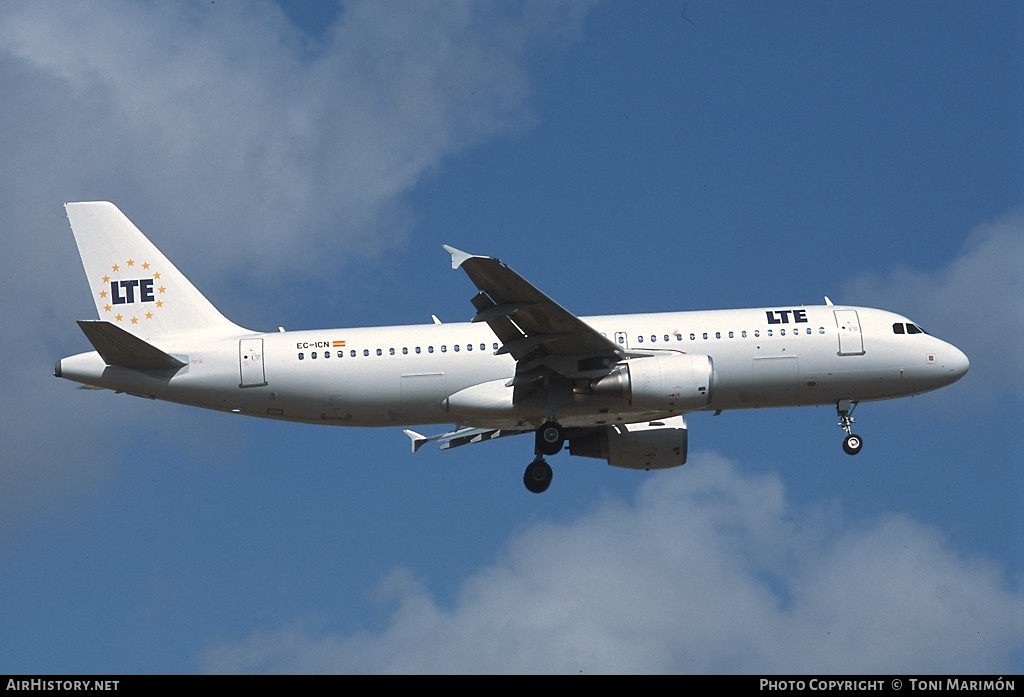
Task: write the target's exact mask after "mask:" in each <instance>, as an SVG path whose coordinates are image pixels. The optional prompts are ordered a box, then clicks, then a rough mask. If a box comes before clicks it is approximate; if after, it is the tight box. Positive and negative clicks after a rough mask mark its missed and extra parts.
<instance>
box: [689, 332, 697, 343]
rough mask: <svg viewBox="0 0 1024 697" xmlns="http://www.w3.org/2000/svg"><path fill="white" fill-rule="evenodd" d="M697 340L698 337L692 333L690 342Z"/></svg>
mask: <svg viewBox="0 0 1024 697" xmlns="http://www.w3.org/2000/svg"><path fill="white" fill-rule="evenodd" d="M696 340H697V335H696V334H694V333H693V332H690V341H696Z"/></svg>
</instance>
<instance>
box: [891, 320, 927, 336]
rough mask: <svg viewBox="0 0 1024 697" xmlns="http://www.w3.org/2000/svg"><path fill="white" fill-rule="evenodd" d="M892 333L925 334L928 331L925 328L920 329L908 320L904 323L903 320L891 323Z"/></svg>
mask: <svg viewBox="0 0 1024 697" xmlns="http://www.w3.org/2000/svg"><path fill="white" fill-rule="evenodd" d="M892 333H893V334H927V333H928V332H926V331H925V330H923V329H921V327H919V326H917V325H916V324H911V323H910V322H907V323H905V324H904V323H903V322H896V323H895V324H893V325H892Z"/></svg>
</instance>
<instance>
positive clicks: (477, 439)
mask: <svg viewBox="0 0 1024 697" xmlns="http://www.w3.org/2000/svg"><path fill="white" fill-rule="evenodd" d="M529 432H530V431H509V430H507V429H496V428H472V427H468V426H467V427H463V428H456V429H455V430H454V431H448V432H447V433H439V434H437V435H436V436H424V435H422V434H420V433H417V432H416V431H412V430H410V429H405V435H407V436H409V440H411V441H412V451H413V452H417V451H418V450H419V449H420V448H422V447H423V446H424V445H425V444H426V443H433V442H437V443H440V448H441V450H448V449H449V448H457V447H459V446H460V445H469V444H470V443H483V442H484V441H488V440H494V439H495V438H504V437H505V436H516V435H519V434H520V433H529Z"/></svg>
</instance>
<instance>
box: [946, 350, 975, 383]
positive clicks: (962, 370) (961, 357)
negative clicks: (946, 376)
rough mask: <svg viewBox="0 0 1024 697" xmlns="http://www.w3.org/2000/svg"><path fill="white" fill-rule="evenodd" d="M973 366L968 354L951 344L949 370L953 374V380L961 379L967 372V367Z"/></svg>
mask: <svg viewBox="0 0 1024 697" xmlns="http://www.w3.org/2000/svg"><path fill="white" fill-rule="evenodd" d="M970 367H971V361H970V359H969V358H967V354H965V353H964V352H963V351H961V350H960V349H958V348H957V347H956V346H953V345H952V344H950V346H949V372H950V373H951V374H952V376H953V380H954V381H956V380H959V379H960V378H962V377H963V376H964V375H966V374H967V369H968V368H970Z"/></svg>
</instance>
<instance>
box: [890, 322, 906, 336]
mask: <svg viewBox="0 0 1024 697" xmlns="http://www.w3.org/2000/svg"><path fill="white" fill-rule="evenodd" d="M903 332H904V329H903V322H897V323H896V324H894V325H892V333H893V334H902V333H903Z"/></svg>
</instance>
